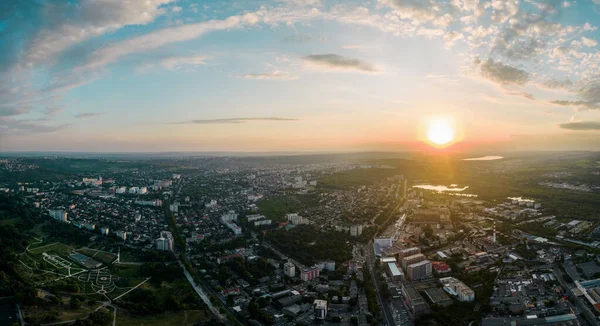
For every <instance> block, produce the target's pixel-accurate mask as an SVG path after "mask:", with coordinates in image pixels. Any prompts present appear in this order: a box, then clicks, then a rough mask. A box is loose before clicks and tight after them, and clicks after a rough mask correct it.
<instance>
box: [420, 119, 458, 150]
mask: <svg viewBox="0 0 600 326" xmlns="http://www.w3.org/2000/svg"><path fill="white" fill-rule="evenodd" d="M454 136H455V132H454V128H453V127H452V124H451V123H450V121H448V120H444V119H435V120H431V121H430V122H429V123H428V125H427V139H428V140H429V141H430V142H432V143H434V144H436V145H446V144H448V143H450V142H451V141H453V140H454Z"/></svg>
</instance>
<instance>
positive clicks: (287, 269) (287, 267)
mask: <svg viewBox="0 0 600 326" xmlns="http://www.w3.org/2000/svg"><path fill="white" fill-rule="evenodd" d="M283 274H285V275H287V276H289V277H294V276H296V265H294V264H293V263H291V262H287V263H285V264H284V265H283Z"/></svg>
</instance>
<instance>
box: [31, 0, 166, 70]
mask: <svg viewBox="0 0 600 326" xmlns="http://www.w3.org/2000/svg"><path fill="white" fill-rule="evenodd" d="M172 1H174V0H145V1H123V0H103V1H94V0H83V1H81V2H80V3H78V4H77V5H69V4H59V3H55V2H50V1H48V2H45V7H44V8H43V11H42V12H43V18H44V20H45V22H46V24H47V25H49V27H47V28H43V29H41V30H40V32H39V33H38V34H37V35H36V36H35V37H34V38H33V40H32V41H31V42H30V44H29V45H28V49H27V50H26V55H25V62H26V64H27V65H30V66H31V65H33V66H36V65H38V64H45V63H50V62H52V61H53V60H54V59H55V58H56V56H57V55H58V54H60V53H62V52H63V51H64V50H66V49H69V48H70V47H72V46H73V45H75V44H78V43H81V42H83V41H85V40H87V39H90V38H92V37H96V36H100V35H103V34H105V33H107V32H110V31H115V30H117V29H120V28H121V27H124V26H128V25H145V24H148V23H150V22H152V21H154V19H155V18H156V17H157V16H160V15H161V14H163V13H165V10H164V8H161V6H162V5H164V4H167V3H169V2H172ZM67 17H68V18H67Z"/></svg>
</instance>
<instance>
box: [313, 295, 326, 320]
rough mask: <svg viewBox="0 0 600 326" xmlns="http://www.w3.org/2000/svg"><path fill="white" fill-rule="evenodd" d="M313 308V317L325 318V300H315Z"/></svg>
mask: <svg viewBox="0 0 600 326" xmlns="http://www.w3.org/2000/svg"><path fill="white" fill-rule="evenodd" d="M313 309H314V311H315V319H319V320H325V318H327V301H326V300H319V299H317V300H315V302H314V303H313Z"/></svg>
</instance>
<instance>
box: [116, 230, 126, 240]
mask: <svg viewBox="0 0 600 326" xmlns="http://www.w3.org/2000/svg"><path fill="white" fill-rule="evenodd" d="M115 234H116V235H117V237H119V238H121V239H123V240H127V232H125V231H117V232H115Z"/></svg>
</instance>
